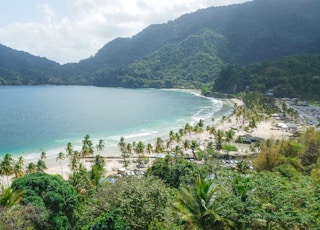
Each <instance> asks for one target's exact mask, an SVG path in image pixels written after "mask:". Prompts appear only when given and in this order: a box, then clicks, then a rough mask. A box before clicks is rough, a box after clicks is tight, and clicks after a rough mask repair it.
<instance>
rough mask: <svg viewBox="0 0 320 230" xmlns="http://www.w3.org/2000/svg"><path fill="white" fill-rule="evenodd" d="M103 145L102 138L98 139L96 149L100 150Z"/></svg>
mask: <svg viewBox="0 0 320 230" xmlns="http://www.w3.org/2000/svg"><path fill="white" fill-rule="evenodd" d="M104 147H105V144H104V140H102V139H101V140H99V143H98V144H97V145H96V148H97V151H98V152H99V151H102V150H103V149H104Z"/></svg>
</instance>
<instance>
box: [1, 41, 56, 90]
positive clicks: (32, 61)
mask: <svg viewBox="0 0 320 230" xmlns="http://www.w3.org/2000/svg"><path fill="white" fill-rule="evenodd" d="M60 68H61V66H60V65H59V64H58V63H56V62H53V61H50V60H48V59H46V58H42V57H36V56H33V55H31V54H29V53H26V52H23V51H17V50H14V49H11V48H9V47H6V46H3V45H1V44H0V85H8V84H9V85H28V84H50V83H51V84H57V83H59V82H60V81H61V80H60V74H59V73H60Z"/></svg>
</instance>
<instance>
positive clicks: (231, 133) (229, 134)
mask: <svg viewBox="0 0 320 230" xmlns="http://www.w3.org/2000/svg"><path fill="white" fill-rule="evenodd" d="M225 134H226V142H228V143H229V142H230V141H232V140H233V137H234V131H233V130H232V129H230V130H228V131H226V133H225Z"/></svg>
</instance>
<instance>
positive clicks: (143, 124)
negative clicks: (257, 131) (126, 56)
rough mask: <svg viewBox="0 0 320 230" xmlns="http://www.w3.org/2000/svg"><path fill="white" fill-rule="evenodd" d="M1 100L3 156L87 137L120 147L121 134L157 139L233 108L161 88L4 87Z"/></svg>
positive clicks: (36, 151)
mask: <svg viewBox="0 0 320 230" xmlns="http://www.w3.org/2000/svg"><path fill="white" fill-rule="evenodd" d="M0 98H1V100H0V156H3V155H4V154H6V153H10V154H12V155H23V156H28V154H29V155H30V154H31V155H32V154H38V155H39V154H40V153H41V152H42V151H46V152H55V151H59V149H64V148H65V146H66V145H67V143H68V142H72V143H73V145H74V146H80V145H81V141H82V139H83V137H84V136H85V135H86V134H89V135H90V138H91V140H92V141H93V142H95V141H98V140H99V139H103V140H104V141H105V143H106V146H116V145H117V143H118V142H119V140H120V137H121V136H123V137H125V139H126V140H127V141H133V140H136V141H139V140H142V141H151V140H153V139H155V138H156V137H157V136H163V135H164V134H166V133H169V131H170V130H177V129H179V128H181V127H183V126H184V125H185V124H186V123H187V122H188V123H191V124H194V123H195V122H197V121H199V119H211V118H212V117H217V116H219V114H220V115H221V113H224V112H226V110H228V109H230V108H225V109H224V110H223V111H222V102H221V101H219V100H216V99H212V98H211V99H209V98H205V97H201V96H199V95H197V94H196V93H191V92H185V91H174V90H158V89H123V88H99V87H91V86H2V87H0ZM31 155H30V156H31Z"/></svg>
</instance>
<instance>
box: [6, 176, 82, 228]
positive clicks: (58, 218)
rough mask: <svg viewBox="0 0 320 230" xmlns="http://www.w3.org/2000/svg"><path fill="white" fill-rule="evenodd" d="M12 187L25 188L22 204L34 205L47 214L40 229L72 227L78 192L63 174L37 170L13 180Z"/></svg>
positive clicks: (43, 213) (16, 188)
mask: <svg viewBox="0 0 320 230" xmlns="http://www.w3.org/2000/svg"><path fill="white" fill-rule="evenodd" d="M11 187H12V189H15V190H24V191H25V193H24V194H23V200H22V202H21V203H22V205H29V204H31V205H33V206H35V207H39V208H40V209H41V211H42V212H41V215H44V216H47V218H46V220H45V221H43V222H42V223H41V224H42V225H43V226H41V227H39V228H38V229H43V228H44V227H46V229H72V226H73V224H74V210H75V208H76V207H77V204H78V200H77V193H76V191H75V189H74V188H73V186H71V185H70V184H69V183H68V182H66V181H64V180H63V179H62V177H61V176H58V175H49V174H45V173H42V172H36V173H33V174H29V175H26V176H24V177H21V178H18V179H16V180H15V181H13V183H12V185H11Z"/></svg>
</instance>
